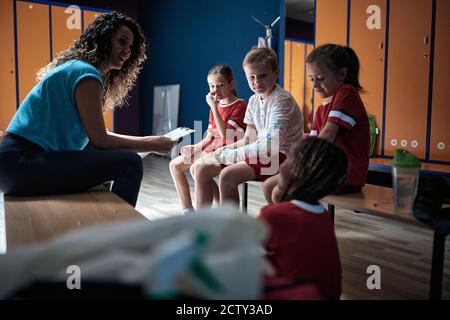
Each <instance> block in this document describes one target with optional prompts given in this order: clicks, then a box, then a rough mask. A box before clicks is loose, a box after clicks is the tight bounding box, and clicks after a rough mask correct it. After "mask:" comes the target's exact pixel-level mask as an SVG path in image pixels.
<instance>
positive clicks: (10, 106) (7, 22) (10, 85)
mask: <svg viewBox="0 0 450 320" xmlns="http://www.w3.org/2000/svg"><path fill="white" fill-rule="evenodd" d="M0 30H1V32H0V43H1V45H0V57H1V58H0V83H1V85H0V97H1V106H0V142H1V141H2V140H3V136H4V134H5V130H6V128H7V127H8V125H9V122H10V121H11V119H12V117H13V116H14V113H15V112H16V70H15V69H16V61H15V56H14V9H13V0H2V1H0Z"/></svg>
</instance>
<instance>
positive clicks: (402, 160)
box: [392, 149, 420, 168]
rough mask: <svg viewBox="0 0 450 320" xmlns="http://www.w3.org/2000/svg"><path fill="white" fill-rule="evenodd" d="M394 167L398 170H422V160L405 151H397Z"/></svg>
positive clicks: (393, 160) (393, 161)
mask: <svg viewBox="0 0 450 320" xmlns="http://www.w3.org/2000/svg"><path fill="white" fill-rule="evenodd" d="M392 166H393V167H396V168H420V160H419V159H418V158H417V157H416V156H415V155H413V154H412V153H411V152H409V151H408V150H405V149H396V150H395V155H394V159H392Z"/></svg>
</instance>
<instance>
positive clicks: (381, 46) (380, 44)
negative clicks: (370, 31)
mask: <svg viewBox="0 0 450 320" xmlns="http://www.w3.org/2000/svg"><path fill="white" fill-rule="evenodd" d="M378 48H380V50H381V49H383V41H380V43H379V44H378Z"/></svg>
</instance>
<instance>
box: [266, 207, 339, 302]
mask: <svg viewBox="0 0 450 320" xmlns="http://www.w3.org/2000/svg"><path fill="white" fill-rule="evenodd" d="M259 218H260V219H262V220H263V221H266V222H267V223H268V224H269V227H270V229H271V233H270V236H269V238H268V239H267V240H266V243H265V248H266V250H267V251H268V259H269V260H270V262H271V263H272V265H273V266H274V268H275V272H276V274H275V277H276V278H283V279H292V280H299V281H302V282H305V283H311V284H314V285H316V286H317V287H318V289H319V292H320V297H321V298H322V299H338V298H339V296H340V294H341V274H342V270H341V263H340V260H339V251H338V246H337V241H336V236H335V234H334V226H333V223H332V221H331V217H330V215H329V214H328V212H327V211H326V210H325V208H324V207H323V206H322V205H320V204H318V205H311V204H308V203H305V202H302V201H298V200H293V201H289V202H282V203H276V204H271V205H268V206H265V207H264V208H262V209H261V213H260V215H259Z"/></svg>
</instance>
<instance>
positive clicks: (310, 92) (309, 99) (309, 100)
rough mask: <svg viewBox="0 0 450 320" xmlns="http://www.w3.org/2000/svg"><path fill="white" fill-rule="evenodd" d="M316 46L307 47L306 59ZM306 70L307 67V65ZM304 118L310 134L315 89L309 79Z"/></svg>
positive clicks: (306, 85) (306, 87) (306, 86)
mask: <svg viewBox="0 0 450 320" xmlns="http://www.w3.org/2000/svg"><path fill="white" fill-rule="evenodd" d="M313 49H314V46H313V45H312V44H307V45H306V56H305V61H306V57H307V56H308V54H310V53H311V51H313ZM305 68H306V65H305ZM303 117H304V121H305V132H309V131H311V129H312V125H313V123H314V122H313V88H312V83H311V81H309V79H308V77H305V103H304V109H303Z"/></svg>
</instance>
